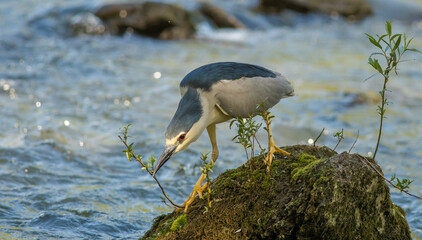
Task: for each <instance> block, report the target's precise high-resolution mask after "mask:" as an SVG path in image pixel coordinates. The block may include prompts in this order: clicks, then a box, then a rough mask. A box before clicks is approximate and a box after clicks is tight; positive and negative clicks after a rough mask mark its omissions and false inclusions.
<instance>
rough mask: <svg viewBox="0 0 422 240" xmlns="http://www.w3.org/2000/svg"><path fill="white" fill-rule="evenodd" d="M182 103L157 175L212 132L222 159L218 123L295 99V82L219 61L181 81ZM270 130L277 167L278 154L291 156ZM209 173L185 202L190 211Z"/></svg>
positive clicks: (215, 154)
mask: <svg viewBox="0 0 422 240" xmlns="http://www.w3.org/2000/svg"><path fill="white" fill-rule="evenodd" d="M180 93H181V95H182V99H181V100H180V102H179V106H178V108H177V110H176V113H175V114H174V116H173V119H172V120H171V122H170V124H169V126H168V127H167V131H166V134H165V138H166V148H165V150H164V151H163V153H162V155H161V157H160V159H159V160H158V161H157V163H156V165H155V169H154V175H155V174H156V173H157V171H158V170H159V169H160V168H161V167H162V166H163V165H164V163H166V162H167V161H168V160H169V159H170V158H171V157H172V156H173V155H174V154H176V153H177V152H180V151H182V150H184V149H186V148H187V147H188V146H189V145H190V144H191V143H192V142H194V141H196V140H197V139H198V138H199V136H200V135H201V134H202V132H203V131H204V130H205V129H207V132H208V135H209V138H210V140H211V145H212V154H211V161H214V162H215V161H216V160H217V157H218V148H217V141H216V134H215V125H216V124H218V123H222V122H225V121H227V120H230V119H232V118H234V117H243V118H246V117H249V116H254V115H256V114H258V113H259V109H258V108H257V106H258V105H260V104H262V103H264V104H263V109H261V111H266V110H268V109H269V108H271V107H272V106H274V105H275V104H277V103H278V102H279V101H280V99H282V98H285V97H290V96H293V94H294V90H293V87H292V86H291V85H290V82H289V81H287V79H286V78H285V77H284V76H282V75H281V74H280V73H277V72H274V71H271V70H268V69H266V68H263V67H260V66H257V65H252V64H245V63H236V62H218V63H212V64H208V65H204V66H202V67H199V68H197V69H195V70H193V71H192V72H190V73H189V74H188V75H186V76H185V78H183V80H182V82H181V83H180ZM268 128H269V129H268V130H269V143H268V145H269V147H268V154H267V158H266V160H265V163H266V164H267V165H268V164H271V161H272V158H273V154H274V153H275V152H281V153H283V154H285V155H289V153H288V152H286V151H284V150H281V149H279V148H278V147H277V146H276V145H275V143H274V139H273V137H272V133H271V128H270V127H269V126H268ZM203 181H204V175H203V174H202V175H201V177H200V178H199V180H198V182H197V183H196V184H195V186H194V188H193V191H192V193H191V194H190V196H189V198H188V199H187V200H186V201H185V203H184V204H183V206H185V211H186V210H187V208H188V207H189V205H190V204H191V203H192V202H193V200H194V199H195V196H196V195H197V194H198V195H199V196H200V197H202V191H203V190H204V189H205V187H206V186H205V185H204V186H202V183H203Z"/></svg>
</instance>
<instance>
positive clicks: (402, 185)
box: [390, 174, 413, 192]
mask: <svg viewBox="0 0 422 240" xmlns="http://www.w3.org/2000/svg"><path fill="white" fill-rule="evenodd" d="M390 181H391V182H394V181H396V186H397V188H398V189H399V190H400V191H401V192H403V191H407V190H408V189H409V185H410V184H411V183H412V182H413V180H409V179H403V180H400V179H398V178H396V174H393V176H391V179H390Z"/></svg>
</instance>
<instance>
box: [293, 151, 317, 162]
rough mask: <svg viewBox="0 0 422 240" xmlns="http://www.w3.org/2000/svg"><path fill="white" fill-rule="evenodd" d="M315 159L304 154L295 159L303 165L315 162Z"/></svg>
mask: <svg viewBox="0 0 422 240" xmlns="http://www.w3.org/2000/svg"><path fill="white" fill-rule="evenodd" d="M316 159H317V158H316V157H315V156H312V155H309V154H306V153H302V154H301V155H300V156H299V158H298V159H297V161H298V162H299V163H304V164H308V163H310V162H312V161H315V160H316Z"/></svg>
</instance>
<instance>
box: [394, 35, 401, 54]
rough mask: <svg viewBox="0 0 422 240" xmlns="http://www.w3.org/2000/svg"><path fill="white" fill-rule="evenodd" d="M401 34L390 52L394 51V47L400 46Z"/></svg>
mask: <svg viewBox="0 0 422 240" xmlns="http://www.w3.org/2000/svg"><path fill="white" fill-rule="evenodd" d="M400 41H401V35H400V36H399V37H398V38H397V41H396V44H394V47H393V50H392V52H395V51H396V49H397V48H398V47H399V46H400Z"/></svg>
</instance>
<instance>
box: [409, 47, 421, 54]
mask: <svg viewBox="0 0 422 240" xmlns="http://www.w3.org/2000/svg"><path fill="white" fill-rule="evenodd" d="M406 50H407V51H412V52H417V53H422V52H421V51H419V50H418V49H415V48H408V49H406Z"/></svg>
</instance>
